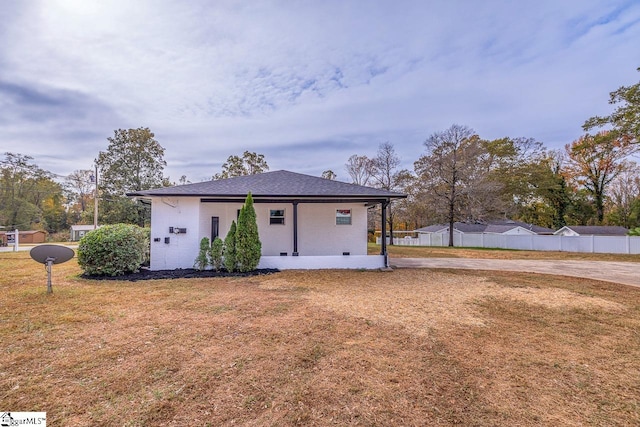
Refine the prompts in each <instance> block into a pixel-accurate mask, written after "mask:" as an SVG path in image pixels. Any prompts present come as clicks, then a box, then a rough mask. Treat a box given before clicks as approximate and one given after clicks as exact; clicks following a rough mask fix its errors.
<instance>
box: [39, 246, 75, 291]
mask: <svg viewBox="0 0 640 427" xmlns="http://www.w3.org/2000/svg"><path fill="white" fill-rule="evenodd" d="M29 255H31V258H33V260H34V261H36V262H39V263H42V264H44V265H45V266H46V269H47V293H48V294H52V293H53V288H52V287H51V266H53V264H62V263H63V262H67V261H69V260H70V259H71V258H73V256H74V255H75V252H73V249H71V248H68V247H66V246H61V245H38V246H35V247H34V248H33V249H31V251H29Z"/></svg>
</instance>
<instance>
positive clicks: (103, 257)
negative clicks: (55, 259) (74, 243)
mask: <svg viewBox="0 0 640 427" xmlns="http://www.w3.org/2000/svg"><path fill="white" fill-rule="evenodd" d="M148 251H149V237H148V233H146V232H145V231H144V229H142V228H140V227H138V226H137V225H131V224H113V225H105V226H103V227H100V228H98V229H96V230H92V231H90V232H88V233H87V234H85V235H84V237H83V238H82V239H80V242H79V244H78V264H79V265H80V268H82V269H83V270H84V273H85V274H90V275H102V276H119V275H123V274H126V273H134V272H137V271H138V270H139V269H140V266H141V265H142V263H143V262H144V261H145V258H147V257H148Z"/></svg>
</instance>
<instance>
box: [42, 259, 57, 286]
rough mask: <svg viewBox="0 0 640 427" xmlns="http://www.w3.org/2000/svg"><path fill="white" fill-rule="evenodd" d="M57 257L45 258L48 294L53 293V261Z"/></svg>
mask: <svg viewBox="0 0 640 427" xmlns="http://www.w3.org/2000/svg"><path fill="white" fill-rule="evenodd" d="M55 260H56V259H55V258H53V257H48V258H47V259H46V260H45V264H44V265H45V268H46V269H47V293H48V294H52V293H53V286H51V267H53V262H54V261H55Z"/></svg>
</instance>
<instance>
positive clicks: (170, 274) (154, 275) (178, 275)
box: [80, 268, 280, 282]
mask: <svg viewBox="0 0 640 427" xmlns="http://www.w3.org/2000/svg"><path fill="white" fill-rule="evenodd" d="M279 271H280V270H278V269H276V268H262V269H257V270H253V271H249V272H247V273H240V272H234V273H229V272H228V271H226V270H221V271H214V270H196V269H194V268H184V269H183V268H178V269H175V270H156V271H151V270H149V269H145V268H143V269H141V270H140V271H138V272H137V273H128V274H124V275H121V276H96V275H87V274H82V275H81V276H80V277H82V278H83V279H89V280H128V281H130V282H137V281H138V280H155V279H192V278H196V279H197V278H203V277H251V276H261V275H265V274H273V273H278V272H279Z"/></svg>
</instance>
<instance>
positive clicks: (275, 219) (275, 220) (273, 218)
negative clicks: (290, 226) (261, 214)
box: [269, 209, 284, 225]
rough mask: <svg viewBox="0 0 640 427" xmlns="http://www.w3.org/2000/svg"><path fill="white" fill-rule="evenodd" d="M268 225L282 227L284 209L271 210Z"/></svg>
mask: <svg viewBox="0 0 640 427" xmlns="http://www.w3.org/2000/svg"><path fill="white" fill-rule="evenodd" d="M269 224H281V225H284V209H271V210H270V211H269Z"/></svg>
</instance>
